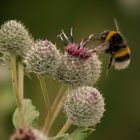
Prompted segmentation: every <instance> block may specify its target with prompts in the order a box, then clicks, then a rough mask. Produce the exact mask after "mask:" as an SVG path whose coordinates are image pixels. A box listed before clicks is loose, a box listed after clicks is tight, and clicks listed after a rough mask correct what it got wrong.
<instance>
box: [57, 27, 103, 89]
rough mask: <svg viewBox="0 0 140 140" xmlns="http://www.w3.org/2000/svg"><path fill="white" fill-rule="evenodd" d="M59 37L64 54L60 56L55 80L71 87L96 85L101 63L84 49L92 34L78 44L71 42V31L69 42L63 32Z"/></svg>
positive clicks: (94, 55)
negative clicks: (63, 45) (62, 44)
mask: <svg viewBox="0 0 140 140" xmlns="http://www.w3.org/2000/svg"><path fill="white" fill-rule="evenodd" d="M59 37H60V39H61V40H62V41H63V43H64V44H65V52H64V54H63V55H62V56H61V63H60V65H59V67H58V71H57V79H58V80H59V81H61V82H63V83H67V84H69V85H71V86H73V87H77V86H82V85H93V84H96V82H97V80H98V79H99V77H100V73H101V62H100V60H99V59H98V57H97V55H96V54H92V53H91V51H90V50H89V49H87V48H86V44H87V43H88V42H89V41H90V40H91V38H92V37H93V34H92V35H90V36H89V37H88V38H87V39H83V40H82V41H81V43H80V44H76V43H74V42H73V33H72V29H71V38H70V40H69V38H68V37H67V36H66V35H65V33H64V31H63V30H62V33H61V34H60V35H59Z"/></svg>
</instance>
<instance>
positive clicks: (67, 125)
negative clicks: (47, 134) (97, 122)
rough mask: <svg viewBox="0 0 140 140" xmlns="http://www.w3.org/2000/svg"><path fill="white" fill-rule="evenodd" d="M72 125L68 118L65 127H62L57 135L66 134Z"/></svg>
mask: <svg viewBox="0 0 140 140" xmlns="http://www.w3.org/2000/svg"><path fill="white" fill-rule="evenodd" d="M71 125H72V123H71V121H70V120H69V119H67V121H66V122H65V124H64V125H63V127H62V128H61V129H60V131H59V132H58V133H57V135H56V136H59V135H62V134H64V133H65V132H66V131H67V130H68V129H69V128H70V126H71Z"/></svg>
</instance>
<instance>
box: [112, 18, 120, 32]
mask: <svg viewBox="0 0 140 140" xmlns="http://www.w3.org/2000/svg"><path fill="white" fill-rule="evenodd" d="M113 20H114V25H115V28H116V31H117V32H120V28H119V24H118V21H117V19H116V18H114V19H113Z"/></svg>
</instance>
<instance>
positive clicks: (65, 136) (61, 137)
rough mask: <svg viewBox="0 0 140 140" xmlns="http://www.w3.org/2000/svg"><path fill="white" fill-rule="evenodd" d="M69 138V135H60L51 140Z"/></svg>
mask: <svg viewBox="0 0 140 140" xmlns="http://www.w3.org/2000/svg"><path fill="white" fill-rule="evenodd" d="M68 136H69V134H68V133H67V134H63V135H60V136H56V137H53V138H51V140H64V139H66V138H67V137H68Z"/></svg>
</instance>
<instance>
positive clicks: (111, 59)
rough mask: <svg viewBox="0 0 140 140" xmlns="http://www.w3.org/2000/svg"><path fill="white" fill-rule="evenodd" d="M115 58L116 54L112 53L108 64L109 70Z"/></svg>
mask: <svg viewBox="0 0 140 140" xmlns="http://www.w3.org/2000/svg"><path fill="white" fill-rule="evenodd" d="M113 58H114V55H111V57H110V62H109V65H108V70H109V69H110V67H111V66H112V62H113Z"/></svg>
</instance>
